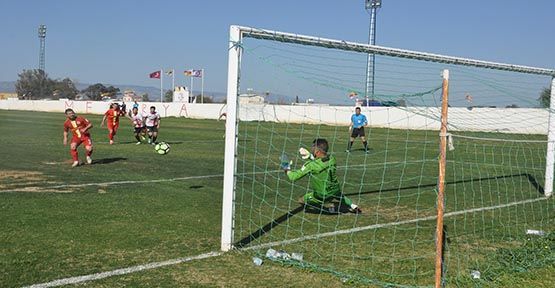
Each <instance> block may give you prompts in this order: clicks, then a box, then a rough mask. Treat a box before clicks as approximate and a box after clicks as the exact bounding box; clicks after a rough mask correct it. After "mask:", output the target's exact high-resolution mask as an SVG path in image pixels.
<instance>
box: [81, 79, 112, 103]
mask: <svg viewBox="0 0 555 288" xmlns="http://www.w3.org/2000/svg"><path fill="white" fill-rule="evenodd" d="M118 92H119V88H116V87H114V86H110V87H106V86H104V85H102V84H101V83H96V84H94V85H90V86H89V87H87V88H85V89H84V90H83V91H81V93H83V94H85V95H87V97H89V99H91V100H95V101H99V100H102V97H105V96H107V97H110V98H113V97H114V96H115V95H116V94H117V93H118Z"/></svg>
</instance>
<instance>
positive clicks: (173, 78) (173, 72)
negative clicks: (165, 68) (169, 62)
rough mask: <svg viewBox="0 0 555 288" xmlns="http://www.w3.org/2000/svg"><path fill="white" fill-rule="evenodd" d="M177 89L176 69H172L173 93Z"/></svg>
mask: <svg viewBox="0 0 555 288" xmlns="http://www.w3.org/2000/svg"><path fill="white" fill-rule="evenodd" d="M173 90H175V69H172V93H173Z"/></svg>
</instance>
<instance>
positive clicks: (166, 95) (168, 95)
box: [164, 90, 173, 102]
mask: <svg viewBox="0 0 555 288" xmlns="http://www.w3.org/2000/svg"><path fill="white" fill-rule="evenodd" d="M172 101H173V91H172V90H168V91H166V93H164V102H172Z"/></svg>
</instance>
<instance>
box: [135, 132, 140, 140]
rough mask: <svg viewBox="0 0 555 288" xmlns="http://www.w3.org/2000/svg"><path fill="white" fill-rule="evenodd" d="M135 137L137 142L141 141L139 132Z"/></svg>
mask: <svg viewBox="0 0 555 288" xmlns="http://www.w3.org/2000/svg"><path fill="white" fill-rule="evenodd" d="M135 139H137V141H138V142H141V138H139V134H137V135H135Z"/></svg>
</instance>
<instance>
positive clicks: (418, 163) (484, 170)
mask: <svg viewBox="0 0 555 288" xmlns="http://www.w3.org/2000/svg"><path fill="white" fill-rule="evenodd" d="M85 116H87V118H89V120H91V121H92V122H93V124H94V125H95V127H94V128H93V129H92V130H91V134H92V138H93V143H94V147H95V152H94V154H93V160H94V162H93V165H83V166H79V167H76V168H71V167H70V164H71V161H70V155H69V153H68V147H64V146H63V145H62V127H63V126H62V124H63V121H64V119H65V117H64V115H63V113H42V112H23V111H3V110H2V111H0V117H1V118H2V119H3V121H2V124H0V135H2V139H1V140H0V148H1V149H2V150H1V151H3V153H2V158H3V159H2V162H0V191H1V192H0V197H1V199H0V207H1V211H2V212H1V217H0V224H1V225H2V232H1V237H0V247H2V248H0V249H2V250H1V251H2V253H1V254H0V263H2V265H1V266H0V279H1V280H0V286H2V287H19V286H25V285H32V284H36V283H44V282H49V281H52V280H56V279H61V278H68V277H75V276H80V275H88V274H93V273H100V272H106V271H113V270H116V269H120V268H125V267H131V266H136V265H142V264H147V263H153V262H160V261H166V260H169V259H176V258H180V257H192V256H197V255H202V254H205V253H209V252H214V251H218V250H219V247H220V221H221V219H220V217H221V198H222V184H223V183H222V180H223V175H222V174H223V155H224V149H223V147H224V139H223V138H222V136H223V135H224V122H218V121H212V120H192V119H183V118H166V119H162V124H161V129H160V136H159V141H165V142H168V143H169V144H170V145H171V149H172V150H171V152H170V153H169V154H168V155H164V156H161V155H157V154H156V153H155V152H154V149H153V147H152V146H149V145H147V144H142V145H135V140H134V138H133V136H132V131H131V130H132V129H131V126H130V125H129V124H128V123H127V122H126V120H125V119H124V120H122V125H121V128H120V131H119V132H118V135H117V136H116V145H112V146H111V145H108V143H107V142H108V139H107V130H106V129H102V128H100V120H101V117H100V116H98V115H85ZM290 127H294V125H293V126H286V125H283V124H264V123H262V124H261V125H258V124H256V125H243V126H241V127H240V133H241V136H240V139H239V141H240V142H239V143H240V148H242V149H243V150H240V153H239V162H238V163H239V166H238V171H239V172H240V173H243V174H242V176H240V177H239V179H240V180H243V181H242V182H241V181H239V184H238V189H239V190H238V194H237V201H238V204H237V206H236V209H237V213H238V214H237V217H238V218H237V234H236V239H237V240H240V239H249V240H248V241H246V242H248V243H247V245H246V247H249V246H250V247H252V246H256V245H264V244H266V243H269V242H271V241H282V240H287V239H296V238H298V237H302V236H303V235H317V234H318V233H323V232H328V231H336V230H341V229H349V228H353V227H365V226H368V225H374V224H379V223H395V222H399V221H407V220H409V221H410V220H411V219H417V218H422V217H427V216H433V215H434V214H435V206H434V205H435V204H434V199H435V190H434V182H435V181H436V179H437V176H435V175H436V174H437V163H436V162H434V161H435V160H434V157H437V143H436V142H434V141H431V142H430V143H427V142H426V141H427V140H429V139H432V137H430V136H429V135H432V134H433V135H434V137H435V135H437V132H410V133H408V132H406V131H393V130H383V129H373V130H372V133H373V134H372V135H371V138H370V139H373V140H371V141H370V143H371V147H372V149H373V151H372V153H370V155H368V156H366V155H364V154H363V153H362V152H360V151H355V152H354V153H351V155H345V154H341V153H343V152H342V150H343V149H342V148H344V147H343V145H345V143H346V141H347V138H346V135H343V134H342V133H343V132H341V133H339V132H337V131H338V130H337V129H342V128H343V127H341V128H337V127H331V126H321V127H320V126H310V125H307V126H303V127H301V128H299V127H294V129H292V128H290ZM241 129H243V130H241ZM295 131H297V132H295ZM298 131H303V132H302V133H299V132H298ZM409 134H410V135H409ZM428 134H429V135H428ZM314 135H321V136H323V137H326V138H328V139H332V137H335V138H338V139H337V141H335V142H334V145H333V146H332V150H333V152H334V153H336V155H337V158H338V165H339V166H340V168H339V169H338V173H344V174H342V181H343V182H344V183H345V184H344V191H345V193H349V194H350V197H351V198H353V200H354V201H355V202H357V203H359V204H361V206H362V207H363V208H364V209H365V214H363V215H361V216H359V217H356V216H354V215H340V216H333V215H332V216H330V215H319V214H313V213H312V214H311V213H305V212H302V211H296V213H295V214H294V215H290V216H287V217H286V218H287V219H281V220H280V216H283V215H288V213H289V212H290V211H295V208H296V207H297V204H296V202H295V201H296V199H297V198H298V197H299V196H300V195H302V194H303V193H304V191H305V189H306V186H303V185H305V184H306V182H302V183H300V184H298V185H297V184H296V185H291V183H289V182H286V181H283V177H282V176H280V174H279V173H274V172H270V173H258V174H257V173H250V172H264V171H266V172H268V171H274V170H275V169H276V167H277V163H274V161H277V159H278V158H279V152H280V151H283V150H285V151H293V152H294V151H295V150H296V147H298V145H299V144H301V143H302V144H309V143H310V141H311V140H312V138H313V137H314ZM338 135H341V136H338ZM271 137H276V138H275V139H274V140H272V141H270V142H267V140H265V139H271ZM280 137H282V138H284V139H285V138H286V139H289V140H287V141H286V142H280V141H279V140H277V139H280ZM341 137H342V138H341ZM436 138H437V137H436ZM384 139H387V141H383V140H384ZM255 140H258V141H255ZM379 140H382V141H379ZM436 140H437V139H436ZM419 141H420V142H419ZM411 143H412V144H411ZM414 143H418V145H416V144H414ZM276 144H279V145H277V146H276V147H273V146H272V145H274V146H275V145H276ZM357 144H358V145H360V143H357ZM357 144H355V145H357ZM254 145H259V146H254ZM476 145H478V146H476ZM476 147H479V148H480V149H481V150H480V151H481V152H479V153H477V152H476ZM79 149H80V150H79V152H80V158H81V161H83V159H84V152H83V150H82V148H81V147H80V148H79ZM515 150H516V153H515ZM537 150H538V151H541V147H540V148H539V149H537ZM465 151H467V152H465ZM469 151H470V152H469ZM247 152H248V153H247ZM251 152H252V153H251ZM355 153H358V154H355ZM274 154H275V155H274ZM268 155H270V156H268ZM448 157H449V161H451V162H450V163H451V165H448V179H447V182H448V185H447V186H448V188H447V192H446V193H450V194H448V196H447V207H448V209H447V211H446V212H447V213H449V212H456V211H464V210H469V209H480V208H482V207H491V206H495V205H499V204H507V203H512V202H518V201H526V200H530V199H534V198H535V197H538V195H539V194H540V191H539V190H541V187H540V186H541V182H542V177H543V176H542V172H543V171H542V169H541V167H540V166H541V165H539V166H537V164H533V163H540V164H541V160H538V159H541V158H542V154H541V153H537V152H536V149H528V148H527V149H520V148H515V147H514V146H503V145H481V144H476V143H468V144H464V143H461V144H460V145H459V146H458V147H457V150H455V151H454V152H453V153H451V154H449V156H448ZM477 157H480V159H477ZM543 157H544V156H543ZM426 163H428V164H426ZM295 164H298V163H295ZM241 165H242V166H241ZM253 167H254V168H256V169H253ZM341 167H343V168H341ZM515 167H518V168H515ZM253 170H254V171H253ZM347 170H348V171H349V173H346V171H347ZM278 172H279V171H278ZM303 183H304V184H303ZM515 187H516V189H515ZM275 191H279V193H275ZM503 191H510V193H506V192H503ZM515 191H516V192H515ZM255 192H256V193H255ZM276 220H280V221H281V222H280V223H279V225H278V226H277V227H275V226H272V225H270V226H271V227H272V229H267V230H268V231H264V233H258V234H256V231H257V230H259V229H260V228H261V227H264V226H265V225H268V224H269V223H273V221H276ZM434 225H435V220H432V221H422V222H418V224H411V225H409V226H403V225H399V226H388V227H386V228H383V229H370V230H366V231H363V232H359V233H352V234H346V235H338V236H333V237H331V238H325V239H322V240H319V241H310V240H307V241H301V242H297V243H292V244H279V245H277V246H278V247H280V248H284V249H287V250H288V251H293V252H294V251H302V252H304V256H305V259H306V260H307V262H308V261H310V262H316V261H321V260H322V259H323V258H326V261H324V262H327V263H328V264H330V263H331V268H333V269H332V270H331V273H326V272H325V271H328V272H330V270H326V269H324V268H329V265H328V266H326V265H324V264H322V262H320V263H318V264H319V265H318V266H316V267H317V269H302V268H298V267H296V268H294V267H289V266H287V265H285V266H284V265H279V264H278V263H274V262H271V261H265V263H264V264H263V265H262V266H254V265H253V264H252V262H251V256H253V255H257V254H258V255H259V254H261V253H263V252H264V251H265V248H260V249H254V250H253V251H251V252H247V253H237V252H231V253H226V254H224V255H222V256H217V257H211V258H206V259H201V260H191V261H187V262H184V263H181V264H176V265H168V266H164V267H161V268H157V269H152V270H144V271H140V272H137V273H131V274H125V275H119V276H112V277H108V278H104V279H101V280H96V281H92V282H86V283H87V285H90V286H94V287H122V286H143V287H146V286H161V287H178V286H179V287H185V286H194V287H213V286H221V287H246V286H259V287H269V286H278V287H279V286H282V287H283V286H287V287H307V286H311V287H323V286H324V287H325V286H339V285H343V284H344V283H343V281H342V277H341V275H342V274H340V273H338V272H337V271H346V272H348V273H352V274H354V275H357V274H361V273H362V274H363V276H365V277H367V278H371V279H378V280H379V281H380V283H403V284H406V285H430V284H432V283H433V276H432V275H431V274H430V273H431V271H433V266H431V267H430V263H432V262H433V254H434V250H433V249H434V248H433V245H434V243H433V241H434V240H433V230H434V229H435V228H434V227H435V226H434ZM446 225H447V226H448V231H449V232H448V235H451V239H449V241H451V243H450V244H449V246H448V247H449V249H450V250H449V251H448V254H447V255H448V259H446V263H447V266H446V267H447V275H448V278H447V280H448V282H447V285H448V286H463V287H467V286H474V285H482V286H489V287H496V286H499V287H503V286H507V285H508V284H507V283H516V284H515V285H517V286H519V287H548V285H549V283H552V282H553V278H552V277H551V278H550V277H546V275H554V274H555V267H554V265H553V261H552V260H551V261H536V262H534V261H532V260H530V261H529V262H531V263H532V262H534V263H536V264H538V265H531V266H529V267H528V266H527V267H526V269H524V270H523V271H524V272H522V271H521V272H518V269H519V268H521V267H520V266H516V268H515V267H513V268H514V269H513V268H511V269H513V270H514V271H513V270H511V269H509V268H504V269H500V268H498V266H496V264H495V263H499V262H502V261H503V260H502V259H504V258H500V257H499V251H500V249H508V250H507V251H521V250H522V247H527V246H526V244H527V243H529V241H537V240H535V239H530V238H531V237H530V236H529V235H526V234H525V233H524V231H525V228H537V227H540V228H541V229H543V230H546V231H548V232H549V231H553V230H555V229H554V227H555V223H554V203H553V200H552V199H551V200H546V201H540V202H533V203H529V204H525V205H515V206H511V207H510V208H506V209H493V210H486V211H481V212H479V213H470V214H464V216H453V217H450V218H446ZM532 226H533V227H532ZM392 235H393V236H392ZM249 236H250V237H251V238H249ZM353 238H354V239H355V240H353ZM542 243H543V242H542ZM546 243H547V244H549V243H552V242H546ZM542 247H543V246H542ZM548 247H551V246H548ZM503 251H505V250H503ZM526 251H529V250H526ZM534 251H535V250H534ZM549 251H551V248H550V249H549ZM324 252H326V253H328V254H327V256H324V255H325V254H322V253H324ZM536 252H537V251H536ZM551 252H552V251H551ZM507 254H510V252H504V253H502V254H501V255H507ZM540 254H541V253H540ZM356 255H358V256H356ZM545 255H546V256H545V257H547V259H548V260H549V259H553V258H549V257H553V253H545ZM545 257H544V258H542V259H545ZM328 258H329V259H328ZM500 259H501V260H500ZM509 262H511V261H509ZM353 263H356V264H353ZM357 265H358V266H359V267H356V266H357ZM503 267H505V266H503ZM341 268H344V270H341ZM494 268H495V269H494ZM471 269H481V270H482V271H483V272H484V273H487V271H490V270H491V271H495V272H496V275H497V276H495V277H489V276H488V277H485V279H483V280H480V281H479V282H477V281H476V280H473V279H470V277H469V276H468V275H469V271H470V270H471ZM488 269H489V270H488ZM361 270H367V271H370V272H371V273H370V274H364V272H361ZM521 270H522V269H521ZM499 271H501V272H499ZM343 280H345V278H344V279H343ZM347 282H348V283H350V285H354V286H359V285H360V286H364V285H365V283H364V282H356V281H355V282H349V281H347ZM376 285H378V284H376Z"/></svg>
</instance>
